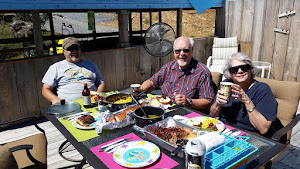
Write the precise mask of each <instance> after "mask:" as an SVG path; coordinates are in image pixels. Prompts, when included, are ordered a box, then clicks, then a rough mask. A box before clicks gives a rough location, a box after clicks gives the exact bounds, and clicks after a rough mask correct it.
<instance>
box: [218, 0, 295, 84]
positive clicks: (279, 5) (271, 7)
mask: <svg viewBox="0 0 300 169" xmlns="http://www.w3.org/2000/svg"><path fill="white" fill-rule="evenodd" d="M291 10H295V11H296V14H295V15H290V16H289V17H281V18H279V17H278V15H279V14H282V13H284V12H287V11H291ZM223 11H224V12H225V15H224V18H225V37H232V36H237V37H238V40H239V42H240V51H241V52H243V53H245V54H247V55H248V56H250V57H251V58H252V59H253V60H259V61H266V62H270V63H272V72H271V78H274V79H277V80H286V81H300V69H299V65H300V34H299V33H300V23H299V22H300V0H234V1H226V2H225V9H224V10H223ZM274 28H279V29H283V30H288V31H289V34H283V33H277V32H274Z"/></svg>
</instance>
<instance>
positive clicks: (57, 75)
mask: <svg viewBox="0 0 300 169" xmlns="http://www.w3.org/2000/svg"><path fill="white" fill-rule="evenodd" d="M42 82H43V83H44V84H47V85H49V86H53V87H57V94H58V97H59V98H60V99H65V100H66V101H72V100H75V99H79V98H81V97H82V90H83V84H84V83H87V85H88V88H89V89H90V90H91V91H97V88H98V86H99V85H100V84H101V83H104V79H103V77H102V75H101V73H100V71H99V69H98V67H97V66H96V65H95V64H94V63H93V62H91V61H87V60H81V61H80V62H78V63H70V62H68V61H66V60H62V61H59V62H57V63H54V64H53V65H51V66H50V67H49V69H48V71H47V72H46V74H45V75H44V77H43V79H42Z"/></svg>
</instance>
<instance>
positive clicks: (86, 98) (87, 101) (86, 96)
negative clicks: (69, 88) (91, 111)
mask: <svg viewBox="0 0 300 169" xmlns="http://www.w3.org/2000/svg"><path fill="white" fill-rule="evenodd" d="M83 85H84V88H83V91H82V97H83V107H84V108H91V107H92V104H91V92H90V90H89V88H88V87H87V83H84V84H83Z"/></svg>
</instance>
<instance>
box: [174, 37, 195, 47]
mask: <svg viewBox="0 0 300 169" xmlns="http://www.w3.org/2000/svg"><path fill="white" fill-rule="evenodd" d="M187 38H188V40H189V41H190V48H192V47H194V39H193V38H191V37H187ZM177 39H178V38H176V39H175V40H174V43H173V49H175V43H176V40H177Z"/></svg>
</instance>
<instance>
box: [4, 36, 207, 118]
mask: <svg viewBox="0 0 300 169" xmlns="http://www.w3.org/2000/svg"><path fill="white" fill-rule="evenodd" d="M212 42H213V38H212V37H208V38H201V39H195V44H194V53H193V56H194V57H195V58H196V59H197V60H199V61H201V62H203V63H206V59H207V58H208V56H210V55H211V49H212V48H211V47H212ZM82 58H84V59H86V60H91V61H93V62H94V63H96V64H97V66H98V67H99V69H100V72H101V74H102V75H103V77H104V79H105V81H106V84H107V85H106V86H107V87H106V91H111V90H117V89H120V88H125V87H129V85H130V84H131V83H142V82H143V81H145V80H146V79H148V78H150V77H151V76H152V75H153V74H154V73H156V72H157V71H158V70H159V58H158V57H154V56H151V55H150V54H148V53H147V52H146V51H145V49H144V48H143V47H142V46H137V47H129V48H120V49H114V50H106V51H96V52H88V53H83V54H82ZM62 59H64V57H63V56H61V55H60V56H53V57H45V58H34V59H30V60H23V61H14V62H7V63H0V84H1V87H0V107H1V109H0V121H6V120H12V119H17V118H20V117H27V116H30V115H39V116H41V113H40V110H41V109H43V108H45V107H47V106H49V105H50V102H48V101H47V100H46V99H44V97H43V96H42V93H41V91H42V85H43V84H42V82H41V80H42V78H43V76H44V74H45V72H46V71H47V70H48V68H49V66H50V65H52V64H53V63H55V62H57V61H60V60H62ZM171 60H173V53H171V54H169V55H167V56H165V57H163V58H162V63H163V64H165V63H167V62H169V61H171Z"/></svg>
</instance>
